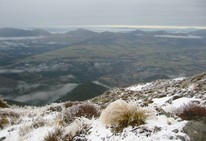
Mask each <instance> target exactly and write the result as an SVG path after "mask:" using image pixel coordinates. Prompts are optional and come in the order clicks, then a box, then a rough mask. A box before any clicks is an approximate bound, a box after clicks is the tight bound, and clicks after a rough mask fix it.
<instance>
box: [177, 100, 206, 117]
mask: <svg viewBox="0 0 206 141" xmlns="http://www.w3.org/2000/svg"><path fill="white" fill-rule="evenodd" d="M175 113H176V115H177V116H179V117H180V118H182V119H184V120H195V119H197V118H199V117H206V107H205V106H201V105H198V104H195V103H188V104H186V105H183V106H182V107H180V108H178V109H176V111H175Z"/></svg>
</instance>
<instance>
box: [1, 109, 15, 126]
mask: <svg viewBox="0 0 206 141" xmlns="http://www.w3.org/2000/svg"><path fill="white" fill-rule="evenodd" d="M18 119H19V114H17V113H14V112H12V111H3V110H2V111H0V128H1V129H3V128H5V127H6V126H7V125H13V124H16V122H17V121H18Z"/></svg>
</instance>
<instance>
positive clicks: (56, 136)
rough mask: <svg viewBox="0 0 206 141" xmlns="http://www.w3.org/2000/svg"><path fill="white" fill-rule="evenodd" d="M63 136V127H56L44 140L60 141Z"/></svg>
mask: <svg viewBox="0 0 206 141" xmlns="http://www.w3.org/2000/svg"><path fill="white" fill-rule="evenodd" d="M61 136H62V130H61V129H58V128H57V129H55V130H54V131H53V132H50V133H48V135H47V136H46V137H45V138H44V141H60V140H61Z"/></svg>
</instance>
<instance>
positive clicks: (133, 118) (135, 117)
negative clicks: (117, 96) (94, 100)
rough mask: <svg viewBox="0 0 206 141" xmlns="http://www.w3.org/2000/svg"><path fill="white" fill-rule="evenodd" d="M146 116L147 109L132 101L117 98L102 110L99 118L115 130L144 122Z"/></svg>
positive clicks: (147, 113) (147, 114)
mask: <svg viewBox="0 0 206 141" xmlns="http://www.w3.org/2000/svg"><path fill="white" fill-rule="evenodd" d="M148 116H149V112H148V111H146V110H145V109H143V108H141V107H138V106H136V105H135V104H134V103H127V102H125V101H124V100H117V101H115V102H113V103H111V104H110V105H108V107H107V108H106V109H105V110H103V112H102V114H101V116H100V120H101V121H102V122H103V123H104V124H105V125H107V126H112V127H114V129H115V131H122V130H123V128H125V127H127V126H139V125H142V124H144V123H145V121H146V119H147V118H148Z"/></svg>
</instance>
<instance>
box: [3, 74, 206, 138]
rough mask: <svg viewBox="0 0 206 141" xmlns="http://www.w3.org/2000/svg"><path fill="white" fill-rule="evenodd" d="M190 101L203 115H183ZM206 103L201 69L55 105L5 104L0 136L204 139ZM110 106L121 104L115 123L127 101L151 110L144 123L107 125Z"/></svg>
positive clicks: (118, 107) (205, 80)
mask: <svg viewBox="0 0 206 141" xmlns="http://www.w3.org/2000/svg"><path fill="white" fill-rule="evenodd" d="M120 99H122V100H120ZM123 100H125V101H123ZM115 104H118V105H115ZM188 104H189V105H191V107H195V106H196V107H195V108H196V109H198V108H197V107H199V111H198V113H195V112H194V111H193V113H192V114H190V115H186V116H182V115H183V114H182V113H184V112H185V111H186V110H185V109H189V108H188V107H186V105H188ZM205 104H206V73H201V74H198V75H195V76H193V77H190V78H177V79H172V80H157V81H154V82H150V83H146V84H137V85H133V86H130V87H126V88H114V89H111V90H109V91H107V92H105V93H104V94H103V95H101V96H99V97H96V98H93V99H91V100H89V101H84V102H64V103H58V104H57V103H56V104H55V103H54V104H51V105H47V106H44V107H29V106H26V107H17V106H9V107H7V106H4V108H1V109H0V115H1V120H0V126H1V130H0V140H2V141H3V140H4V141H10V140H26V141H27V140H28V141H30V140H31V141H35V140H36V141H41V140H44V141H48V140H82V141H83V140H94V141H96V140H102V141H103V140H109V141H116V140H118V141H119V140H125V141H126V140H128V141H129V140H144V141H149V140H150V141H151V140H152V141H156V140H159V141H162V140H164V141H166V140H180V141H181V140H182V141H183V140H186V141H189V140H195V141H198V140H201V141H204V140H205V135H204V133H205V129H206V128H204V127H205V121H204V120H205V117H206V108H205ZM108 105H110V106H108ZM111 105H113V106H114V105H115V106H116V107H114V109H113V111H114V112H113V111H110V113H109V114H108V115H107V119H108V120H110V119H111V121H115V120H118V119H116V117H115V114H118V112H119V114H120V115H123V113H124V112H128V111H125V107H123V108H122V109H121V107H122V105H126V106H128V107H129V106H131V105H132V106H131V107H135V106H138V107H139V108H133V110H134V109H139V110H140V109H141V110H142V111H147V112H148V113H149V114H148V115H147V116H146V117H145V118H144V119H143V122H142V123H141V124H139V125H137V124H133V125H132V126H130V124H127V123H126V124H124V126H118V124H111V125H105V122H104V121H105V119H103V117H104V116H103V115H102V114H103V113H104V114H105V113H106V112H107V110H105V108H106V107H112V106H111ZM6 107H7V108H6ZM131 107H129V108H128V110H131V109H130V108H131ZM107 109H108V108H107ZM117 109H120V110H119V111H117ZM192 110H194V109H192ZM102 111H103V112H102ZM137 111H138V110H137ZM115 112H116V113H115ZM101 113H102V114H101ZM99 117H100V118H99ZM124 118H125V117H124ZM126 118H127V117H126ZM131 119H132V118H131ZM128 123H129V122H128ZM200 123H201V124H200ZM194 124H195V125H196V127H194V126H193V125H194ZM116 126H118V127H119V128H116ZM120 127H123V128H120ZM117 129H118V130H117ZM191 130H192V131H191ZM194 133H195V134H194Z"/></svg>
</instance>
